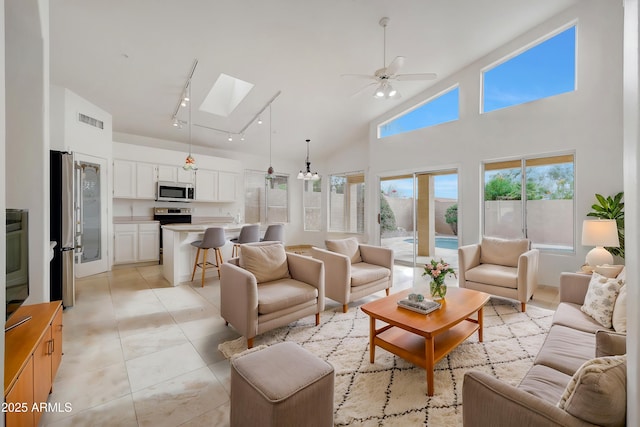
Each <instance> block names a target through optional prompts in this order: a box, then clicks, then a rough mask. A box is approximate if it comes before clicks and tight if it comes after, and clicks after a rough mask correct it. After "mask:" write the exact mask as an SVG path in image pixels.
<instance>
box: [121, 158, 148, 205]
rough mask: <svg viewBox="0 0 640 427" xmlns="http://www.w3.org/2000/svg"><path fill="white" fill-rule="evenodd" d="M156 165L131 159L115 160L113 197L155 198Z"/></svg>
mask: <svg viewBox="0 0 640 427" xmlns="http://www.w3.org/2000/svg"><path fill="white" fill-rule="evenodd" d="M156 169H157V168H156V166H155V165H153V164H151V163H138V162H132V161H130V160H114V161H113V197H115V198H122V199H151V200H153V199H155V197H156V188H155V187H156Z"/></svg>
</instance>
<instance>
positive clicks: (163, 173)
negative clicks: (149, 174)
mask: <svg viewBox="0 0 640 427" xmlns="http://www.w3.org/2000/svg"><path fill="white" fill-rule="evenodd" d="M193 180H194V176H193V171H191V170H184V169H183V168H182V167H181V166H170V165H158V181H164V182H188V183H190V184H193Z"/></svg>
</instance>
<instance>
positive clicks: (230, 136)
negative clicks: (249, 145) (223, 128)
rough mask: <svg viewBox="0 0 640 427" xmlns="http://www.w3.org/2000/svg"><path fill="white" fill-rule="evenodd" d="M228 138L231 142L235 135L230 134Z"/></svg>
mask: <svg viewBox="0 0 640 427" xmlns="http://www.w3.org/2000/svg"><path fill="white" fill-rule="evenodd" d="M227 140H228V141H229V142H231V141H233V136H232V135H231V134H229V138H227Z"/></svg>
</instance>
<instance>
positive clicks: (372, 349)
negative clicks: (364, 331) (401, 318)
mask: <svg viewBox="0 0 640 427" xmlns="http://www.w3.org/2000/svg"><path fill="white" fill-rule="evenodd" d="M375 337H376V319H374V318H373V316H369V362H371V363H373V361H374V359H375V358H376V346H375V344H374V343H373V341H374V339H375Z"/></svg>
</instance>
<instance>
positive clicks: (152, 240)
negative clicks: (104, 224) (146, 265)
mask: <svg viewBox="0 0 640 427" xmlns="http://www.w3.org/2000/svg"><path fill="white" fill-rule="evenodd" d="M113 228H114V245H113V263H114V264H131V263H135V262H144V261H158V260H159V259H160V224H159V223H158V222H149V223H129V224H114V226H113Z"/></svg>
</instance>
